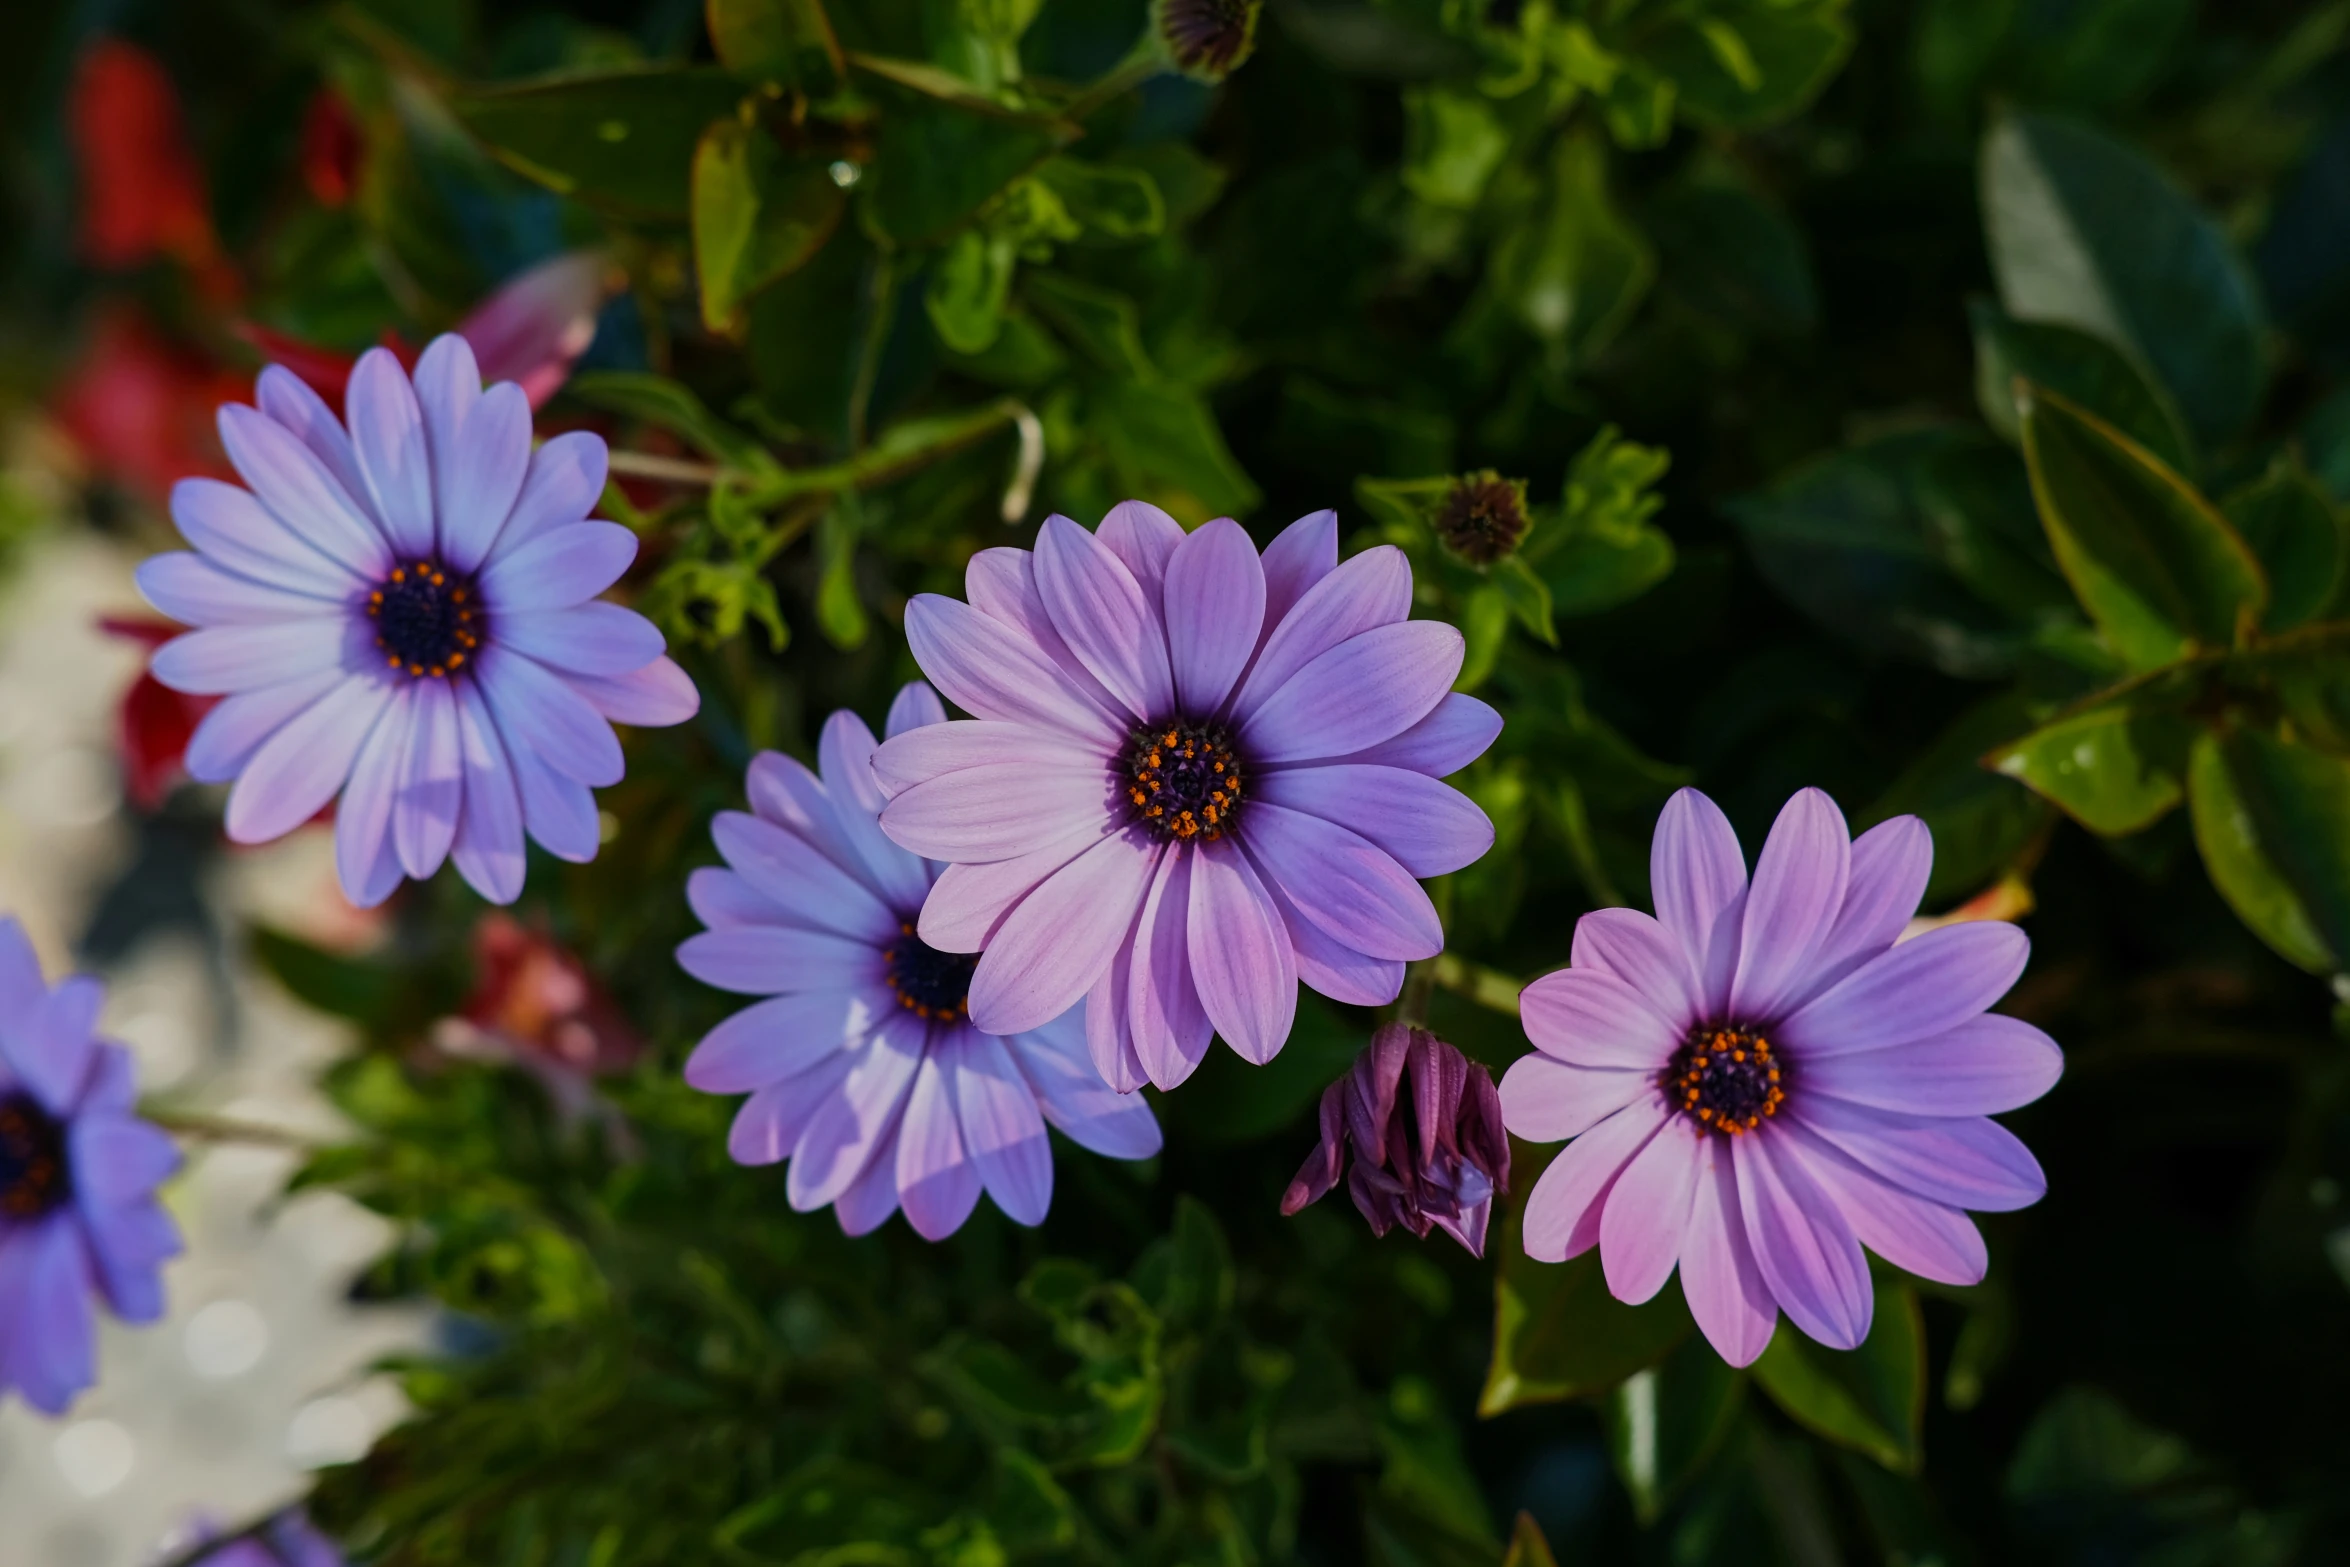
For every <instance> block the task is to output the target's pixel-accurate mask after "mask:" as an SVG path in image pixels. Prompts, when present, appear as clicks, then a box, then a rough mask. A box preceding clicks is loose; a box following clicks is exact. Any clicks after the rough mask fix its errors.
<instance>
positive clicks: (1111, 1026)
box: [1077, 855, 1166, 1094]
mask: <svg viewBox="0 0 2350 1567" xmlns="http://www.w3.org/2000/svg"><path fill="white" fill-rule="evenodd" d="M1165 858H1166V857H1165V856H1164V855H1161V856H1160V863H1162V864H1164V863H1165ZM1141 929H1142V916H1141V913H1140V912H1139V911H1137V912H1136V914H1135V917H1134V920H1133V923H1132V924H1130V925H1129V926H1128V927H1127V931H1126V934H1125V935H1124V936H1122V937H1120V938H1119V941H1118V949H1117V950H1116V951H1115V952H1113V953H1111V954H1110V961H1109V962H1107V963H1105V964H1103V965H1102V971H1101V974H1100V976H1099V977H1098V978H1096V979H1095V980H1094V982H1093V988H1092V989H1090V990H1088V991H1087V992H1086V993H1085V999H1084V1000H1083V1001H1082V1002H1080V1003H1078V1008H1077V1009H1078V1010H1080V1011H1082V1012H1083V1013H1084V1014H1085V1049H1086V1053H1087V1054H1088V1055H1090V1056H1091V1057H1092V1058H1093V1064H1094V1069H1095V1070H1096V1071H1098V1072H1100V1073H1101V1075H1102V1080H1103V1081H1104V1082H1106V1083H1108V1084H1109V1085H1110V1086H1111V1087H1112V1088H1114V1089H1116V1090H1117V1091H1118V1092H1119V1093H1122V1094H1130V1093H1133V1092H1134V1091H1135V1090H1136V1089H1137V1088H1140V1087H1141V1086H1142V1085H1143V1084H1145V1083H1147V1082H1149V1081H1150V1073H1148V1072H1147V1071H1145V1070H1144V1069H1143V1065H1142V1056H1141V1054H1140V1053H1139V1052H1137V1051H1136V1050H1135V1048H1134V1007H1133V1005H1132V1003H1131V1001H1130V1000H1129V998H1128V995H1127V991H1128V989H1129V986H1130V984H1131V982H1132V978H1133V974H1134V943H1135V939H1136V937H1137V935H1138V934H1139V933H1140V932H1141Z"/></svg>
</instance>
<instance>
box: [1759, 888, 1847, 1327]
mask: <svg viewBox="0 0 2350 1567" xmlns="http://www.w3.org/2000/svg"><path fill="white" fill-rule="evenodd" d="M1758 879H1759V878H1758ZM1730 1154H1731V1159H1732V1161H1733V1163H1734V1165H1735V1166H1736V1169H1737V1172H1738V1197H1739V1207H1740V1208H1741V1210H1742V1211H1743V1212H1744V1213H1745V1215H1746V1243H1747V1245H1749V1246H1750V1247H1752V1248H1753V1249H1754V1260H1755V1263H1756V1265H1757V1266H1759V1267H1760V1268H1761V1269H1762V1276H1763V1279H1764V1281H1765V1282H1766V1283H1768V1284H1769V1285H1770V1287H1771V1294H1772V1296H1773V1297H1774V1298H1776V1299H1777V1300H1778V1302H1779V1308H1780V1309H1781V1310H1782V1311H1784V1312H1786V1313H1787V1315H1788V1317H1789V1319H1790V1320H1792V1321H1793V1322H1794V1324H1795V1325H1796V1326H1797V1327H1799V1328H1801V1329H1803V1331H1804V1332H1806V1333H1808V1334H1810V1335H1811V1336H1812V1337H1813V1338H1815V1339H1817V1340H1819V1341H1820V1342H1821V1343H1823V1344H1825V1345H1827V1346H1828V1347H1829V1348H1831V1349H1857V1348H1859V1347H1860V1344H1861V1341H1862V1340H1863V1339H1865V1338H1867V1337H1868V1336H1869V1318H1870V1316H1871V1315H1872V1314H1873V1313H1874V1312H1875V1310H1876V1299H1877V1298H1876V1294H1875V1292H1874V1291H1873V1290H1872V1289H1871V1288H1870V1285H1869V1265H1868V1259H1866V1258H1865V1257H1863V1256H1862V1255H1861V1252H1860V1242H1859V1241H1858V1240H1856V1239H1854V1237H1853V1234H1852V1226H1851V1225H1850V1224H1849V1223H1847V1222H1846V1220H1845V1218H1844V1214H1843V1212H1842V1210H1840V1209H1839V1208H1838V1207H1837V1206H1836V1204H1835V1202H1834V1201H1833V1200H1832V1199H1831V1198H1830V1197H1829V1196H1828V1194H1827V1193H1826V1192H1824V1191H1822V1190H1820V1187H1819V1183H1818V1182H1816V1181H1814V1180H1813V1179H1812V1177H1811V1174H1810V1172H1809V1171H1808V1170H1807V1169H1806V1168H1805V1166H1804V1163H1803V1160H1802V1158H1801V1156H1800V1155H1799V1154H1797V1153H1796V1152H1795V1150H1793V1149H1791V1148H1789V1147H1788V1146H1787V1142H1786V1140H1785V1139H1784V1138H1776V1137H1772V1136H1770V1135H1768V1134H1765V1135H1761V1136H1748V1137H1739V1138H1735V1139H1733V1140H1732V1142H1731V1147H1730Z"/></svg>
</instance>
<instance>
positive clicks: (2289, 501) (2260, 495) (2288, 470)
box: [2220, 460, 2350, 631]
mask: <svg viewBox="0 0 2350 1567" xmlns="http://www.w3.org/2000/svg"><path fill="white" fill-rule="evenodd" d="M2220 504H2221V509H2222V510H2224V511H2225V512H2226V513H2227V516H2228V521H2230V522H2232V523H2234V524H2235V525H2236V532H2237V533H2239V534H2240V535H2242V536H2243V539H2244V542H2245V544H2247V545H2248V546H2250V548H2251V550H2252V553H2253V554H2254V555H2255V556H2257V557H2258V558H2259V560H2260V564H2261V568H2262V570H2263V571H2264V572H2265V573H2266V575H2267V577H2268V585H2269V603H2268V613H2267V614H2266V615H2265V616H2263V617H2262V619H2261V629H2263V630H2265V631H2289V630H2291V629H2292V628H2293V627H2295V626H2298V625H2302V624H2305V623H2307V622H2309V621H2311V620H2315V619H2317V618H2318V617H2319V616H2320V615H2321V614H2323V613H2324V612H2325V611H2326V609H2327V607H2328V606H2329V605H2331V604H2332V603H2333V602H2334V600H2335V598H2336V597H2337V596H2338V595H2339V594H2340V593H2341V592H2343V591H2344V590H2345V588H2346V587H2350V516H2345V515H2344V514H2343V512H2342V510H2341V508H2340V507H2338V506H2336V505H2335V504H2334V502H2333V500H2332V499H2331V498H2330V497H2329V496H2328V495H2327V494H2326V493H2325V491H2324V490H2322V489H2320V488H2319V487H2318V485H2317V482H2316V481H2315V480H2314V479H2312V478H2310V476H2309V475H2308V474H2307V473H2305V472H2303V471H2302V469H2301V467H2300V465H2299V464H2298V463H2295V462H2292V461H2290V460H2281V461H2279V462H2278V463H2276V464H2275V465H2274V466H2272V467H2271V468H2270V469H2269V471H2268V472H2267V473H2266V474H2264V475H2262V476H2261V477H2260V478H2258V479H2255V480H2253V481H2252V482H2251V483H2250V484H2247V485H2245V486H2243V487H2242V488H2241V489H2239V490H2236V491H2235V492H2234V493H2232V494H2230V495H2229V496H2228V497H2227V499H2226V500H2224V501H2222V502H2221V503H2220Z"/></svg>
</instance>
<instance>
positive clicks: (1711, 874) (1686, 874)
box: [1648, 789, 1746, 1005]
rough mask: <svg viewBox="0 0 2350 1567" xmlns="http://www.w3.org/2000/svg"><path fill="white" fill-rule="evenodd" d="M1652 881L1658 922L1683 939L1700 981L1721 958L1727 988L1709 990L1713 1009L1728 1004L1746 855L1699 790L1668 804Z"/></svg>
mask: <svg viewBox="0 0 2350 1567" xmlns="http://www.w3.org/2000/svg"><path fill="white" fill-rule="evenodd" d="M1648 879H1649V883H1650V886H1651V888H1652V889H1653V891H1654V893H1655V897H1656V918H1657V923H1658V924H1660V925H1662V926H1664V928H1665V929H1667V930H1669V931H1671V932H1672V933H1673V934H1674V935H1675V936H1677V937H1679V938H1680V941H1681V949H1682V950H1683V951H1684V952H1686V953H1688V954H1689V959H1690V963H1691V966H1692V967H1693V968H1695V969H1697V970H1698V973H1699V977H1700V979H1705V978H1707V977H1708V976H1709V975H1710V974H1711V972H1712V970H1713V969H1714V967H1715V966H1716V959H1715V953H1716V948H1717V947H1720V948H1723V949H1726V950H1723V951H1722V952H1721V953H1720V958H1719V965H1720V967H1721V969H1722V984H1721V985H1720V987H1719V991H1718V993H1717V989H1716V987H1715V986H1714V985H1711V984H1708V985H1707V986H1706V992H1705V993H1706V999H1707V1001H1708V1003H1709V1005H1726V1004H1727V1003H1728V1001H1729V994H1728V983H1727V981H1728V975H1729V973H1730V971H1731V969H1732V968H1734V967H1735V964H1736V952H1737V944H1738V922H1737V921H1736V920H1725V918H1724V916H1725V915H1727V914H1728V913H1729V912H1730V908H1731V905H1732V904H1734V903H1737V902H1738V901H1739V897H1740V894H1742V893H1744V892H1745V890H1746V856H1745V855H1744V854H1743V853H1741V852H1740V851H1739V848H1738V834H1737V833H1736V832H1735V831H1733V830H1732V829H1731V826H1730V819H1729V818H1728V817H1727V816H1724V815H1723V814H1722V808H1721V807H1720V806H1718V805H1716V804H1714V802H1713V801H1711V800H1709V799H1707V798H1706V797H1705V796H1704V795H1702V794H1700V793H1698V792H1697V791H1696V790H1695V789H1683V790H1680V791H1678V792H1677V793H1675V794H1674V796H1673V797H1672V798H1671V799H1670V800H1667V801H1666V802H1665V808H1664V812H1663V814H1661V815H1660V816H1658V817H1657V819H1656V836H1655V837H1654V838H1653V839H1652V840H1651V841H1650V844H1649V851H1648Z"/></svg>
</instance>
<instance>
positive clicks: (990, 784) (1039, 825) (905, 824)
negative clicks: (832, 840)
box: [881, 724, 1118, 864]
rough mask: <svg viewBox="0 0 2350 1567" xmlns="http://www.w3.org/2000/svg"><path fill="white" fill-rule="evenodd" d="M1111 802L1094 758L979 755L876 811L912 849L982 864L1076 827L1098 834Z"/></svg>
mask: <svg viewBox="0 0 2350 1567" xmlns="http://www.w3.org/2000/svg"><path fill="white" fill-rule="evenodd" d="M938 727H939V729H940V730H941V731H944V730H948V729H953V728H956V727H958V726H957V725H954V724H941V725H939V726H938ZM1116 803H1117V801H1116V796H1115V795H1114V794H1113V793H1112V784H1111V781H1110V779H1109V778H1108V777H1107V776H1106V775H1105V774H1104V772H1103V771H1102V769H1101V767H1100V765H1099V764H1098V763H1092V764H1088V763H1085V762H1069V763H1062V764H1059V765H1054V764H1051V763H1043V762H1038V761H1036V760H1034V759H1030V760H1028V761H1021V762H987V763H982V764H981V765H979V766H977V767H959V768H956V769H955V770H954V771H952V772H948V773H941V774H939V775H937V776H934V777H932V778H931V779H930V780H929V781H928V782H927V783H918V784H916V785H914V786H913V787H912V788H910V789H907V790H904V791H903V792H901V793H900V794H898V795H897V796H896V797H895V798H893V799H892V800H891V801H890V802H889V806H888V808H887V809H886V810H884V811H883V812H882V813H881V827H882V830H883V831H884V832H886V833H888V834H889V836H890V839H891V840H892V841H893V842H895V843H897V844H899V845H901V846H902V847H903V848H905V849H908V850H911V851H912V852H914V853H915V854H924V855H928V856H929V857H930V858H932V859H934V860H948V861H952V862H955V863H958V864H967V863H978V864H987V863H991V862H993V861H996V860H1008V859H1012V858H1014V857H1015V856H1018V855H1023V854H1027V853H1030V852H1031V851H1033V850H1036V849H1041V848H1043V847H1045V846H1046V845H1047V844H1050V843H1054V842H1056V841H1058V840H1060V839H1062V838H1065V837H1067V836H1068V835H1069V834H1070V833H1071V832H1074V831H1078V830H1083V831H1085V832H1088V833H1090V834H1092V835H1094V836H1096V837H1099V836H1101V835H1102V834H1104V833H1106V832H1109V831H1110V830H1111V829H1112V828H1113V827H1114V826H1115V825H1116V822H1117V816H1118V813H1117V811H1116V810H1115V808H1114V807H1115V804H1116Z"/></svg>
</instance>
